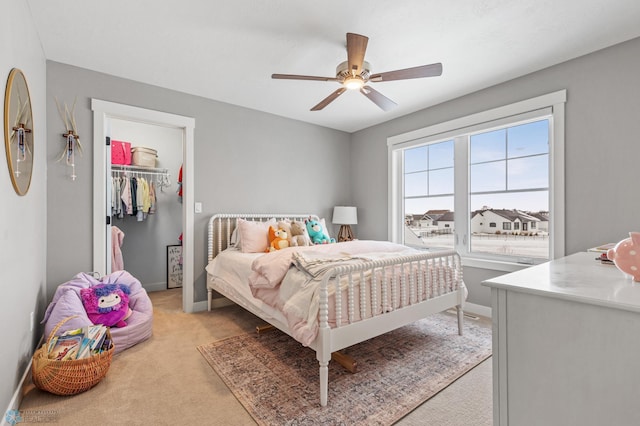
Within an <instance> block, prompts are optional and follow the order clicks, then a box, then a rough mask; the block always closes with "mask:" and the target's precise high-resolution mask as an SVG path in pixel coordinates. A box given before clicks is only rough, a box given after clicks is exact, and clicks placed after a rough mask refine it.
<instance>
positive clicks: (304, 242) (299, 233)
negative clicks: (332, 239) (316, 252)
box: [289, 220, 311, 247]
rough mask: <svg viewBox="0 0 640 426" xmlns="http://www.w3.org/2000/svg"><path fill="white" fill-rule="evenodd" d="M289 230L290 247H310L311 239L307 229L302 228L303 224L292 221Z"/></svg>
mask: <svg viewBox="0 0 640 426" xmlns="http://www.w3.org/2000/svg"><path fill="white" fill-rule="evenodd" d="M290 228H291V232H290V234H289V236H290V237H291V246H292V247H300V246H310V245H311V239H310V238H309V234H307V228H306V227H305V226H304V223H302V222H300V221H298V220H292V221H291V224H290Z"/></svg>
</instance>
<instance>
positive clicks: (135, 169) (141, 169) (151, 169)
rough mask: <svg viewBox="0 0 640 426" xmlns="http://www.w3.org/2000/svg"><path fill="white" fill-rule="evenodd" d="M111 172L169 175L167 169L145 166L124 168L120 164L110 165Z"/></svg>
mask: <svg viewBox="0 0 640 426" xmlns="http://www.w3.org/2000/svg"><path fill="white" fill-rule="evenodd" d="M111 170H112V171H121V172H126V171H131V172H139V173H157V174H167V173H169V169H161V168H157V167H145V166H125V165H122V164H112V165H111Z"/></svg>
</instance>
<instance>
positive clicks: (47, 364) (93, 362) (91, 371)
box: [31, 315, 114, 395]
mask: <svg viewBox="0 0 640 426" xmlns="http://www.w3.org/2000/svg"><path fill="white" fill-rule="evenodd" d="M76 316H77V315H76ZM76 316H71V317H67V318H65V319H63V320H62V321H60V322H59V323H58V324H57V325H56V326H55V328H54V329H53V330H51V333H50V334H49V339H48V340H47V342H45V343H44V344H43V345H42V346H41V347H40V348H39V349H38V350H36V351H35V353H34V354H33V362H32V364H31V375H32V377H33V383H34V384H35V385H36V386H37V387H38V388H39V389H42V390H45V391H47V392H51V393H54V394H56V395H75V394H78V393H81V392H84V391H86V390H89V389H91V388H92V387H93V386H95V385H97V384H98V382H100V380H102V378H103V377H104V376H105V375H106V374H107V371H108V370H109V366H111V358H112V357H113V352H114V346H113V343H111V347H110V348H109V350H107V351H104V352H102V353H100V354H97V355H93V356H91V357H89V358H83V359H71V360H66V361H58V360H55V359H49V358H48V356H47V355H48V354H47V348H48V347H49V343H50V342H51V339H52V338H53V336H55V334H56V332H57V331H58V330H59V329H60V327H61V326H62V325H63V324H64V323H65V322H67V321H69V320H70V319H71V318H75V317H76ZM106 338H107V339H109V340H111V333H110V332H109V329H107V337H106Z"/></svg>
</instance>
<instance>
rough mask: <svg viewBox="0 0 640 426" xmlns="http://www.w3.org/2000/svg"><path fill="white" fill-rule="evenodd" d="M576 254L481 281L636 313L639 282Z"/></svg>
mask: <svg viewBox="0 0 640 426" xmlns="http://www.w3.org/2000/svg"><path fill="white" fill-rule="evenodd" d="M597 255H598V254H597V253H586V252H584V253H576V254H572V255H570V256H566V257H563V258H560V259H556V260H553V261H550V262H547V263H543V264H541V265H536V266H532V267H530V268H526V269H523V270H521V271H517V272H512V273H510V274H506V275H501V276H499V277H496V278H492V279H490V280H486V281H483V283H482V284H483V285H486V286H488V287H493V288H501V289H506V290H510V291H517V292H522V293H531V294H537V295H540V296H546V297H553V298H558V299H565V300H571V301H575V302H580V303H590V304H594V305H600V306H606V307H611V308H617V309H624V310H628V311H634V312H640V282H634V281H633V279H632V278H631V276H629V275H627V274H625V273H623V272H622V271H620V270H619V269H618V268H616V267H615V265H608V264H602V263H600V261H597V260H595V258H596V257H597Z"/></svg>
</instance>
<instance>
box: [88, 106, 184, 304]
mask: <svg viewBox="0 0 640 426" xmlns="http://www.w3.org/2000/svg"><path fill="white" fill-rule="evenodd" d="M91 109H92V110H93V270H94V271H96V272H99V273H100V274H101V275H104V274H106V273H107V270H110V269H111V256H110V251H109V250H108V247H110V243H111V235H108V234H107V232H105V226H106V216H111V204H110V203H108V202H107V200H108V199H109V198H110V194H108V190H107V173H108V170H107V168H110V167H111V166H110V164H111V162H110V160H108V159H109V158H110V153H111V147H107V145H106V142H105V141H106V137H107V136H110V133H111V131H110V119H112V118H117V119H120V120H128V121H136V122H140V123H145V124H152V125H158V126H164V127H172V128H178V129H182V131H183V144H182V157H183V165H182V188H183V191H182V194H183V197H182V260H183V267H182V309H183V310H184V312H188V313H191V312H193V311H194V300H193V299H194V290H195V289H194V276H193V259H194V255H193V251H194V245H193V223H194V202H193V199H194V198H193V189H194V185H193V176H194V173H193V163H194V161H193V160H194V155H193V151H194V139H193V138H194V136H193V131H194V128H195V119H194V118H191V117H184V116H181V115H175V114H169V113H166V112H161V111H154V110H149V109H145V108H138V107H134V106H130V105H123V104H117V103H113V102H107V101H102V100H99V99H91Z"/></svg>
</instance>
